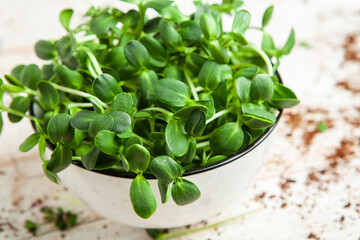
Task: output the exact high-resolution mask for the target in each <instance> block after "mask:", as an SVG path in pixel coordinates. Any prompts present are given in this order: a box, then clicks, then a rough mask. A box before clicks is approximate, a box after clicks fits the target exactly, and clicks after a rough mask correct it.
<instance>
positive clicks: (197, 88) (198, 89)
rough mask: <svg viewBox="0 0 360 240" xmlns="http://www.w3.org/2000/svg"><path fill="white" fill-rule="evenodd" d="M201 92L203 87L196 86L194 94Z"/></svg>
mask: <svg viewBox="0 0 360 240" xmlns="http://www.w3.org/2000/svg"><path fill="white" fill-rule="evenodd" d="M202 90H204V88H203V87H200V86H198V87H196V88H195V91H196V92H201V91H202Z"/></svg>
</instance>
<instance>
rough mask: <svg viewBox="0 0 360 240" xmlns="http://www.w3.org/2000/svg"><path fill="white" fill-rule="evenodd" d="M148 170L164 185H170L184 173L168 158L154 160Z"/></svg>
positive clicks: (162, 157) (161, 157)
mask: <svg viewBox="0 0 360 240" xmlns="http://www.w3.org/2000/svg"><path fill="white" fill-rule="evenodd" d="M150 169H151V172H152V173H153V174H154V175H155V177H156V178H157V179H158V180H159V181H161V182H163V183H165V184H170V183H171V182H172V181H174V180H175V179H176V178H178V177H181V176H182V174H183V173H184V169H183V168H182V167H181V166H180V165H179V164H178V163H177V162H175V160H173V159H172V158H171V157H169V156H159V157H156V158H154V159H153V160H152V161H151V165H150Z"/></svg>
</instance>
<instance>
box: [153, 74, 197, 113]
mask: <svg viewBox="0 0 360 240" xmlns="http://www.w3.org/2000/svg"><path fill="white" fill-rule="evenodd" d="M154 91H155V96H156V98H157V99H158V100H159V101H160V102H162V103H165V104H168V105H170V106H173V107H182V106H184V105H186V104H187V103H188V102H189V101H190V89H189V87H188V86H187V85H186V84H185V83H183V82H181V81H179V80H176V79H172V78H163V79H161V80H159V81H157V82H156V84H155V86H154Z"/></svg>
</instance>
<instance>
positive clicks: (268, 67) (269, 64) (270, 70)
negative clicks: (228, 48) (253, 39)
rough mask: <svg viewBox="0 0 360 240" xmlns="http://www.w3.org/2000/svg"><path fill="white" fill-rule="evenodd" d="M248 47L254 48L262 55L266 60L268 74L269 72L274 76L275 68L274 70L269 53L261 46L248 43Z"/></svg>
mask: <svg viewBox="0 0 360 240" xmlns="http://www.w3.org/2000/svg"><path fill="white" fill-rule="evenodd" d="M246 47H248V48H250V49H252V50H254V51H255V52H257V53H258V54H259V55H260V57H261V58H262V59H263V60H264V62H265V65H266V68H267V69H266V71H267V72H268V74H269V75H270V76H273V75H274V70H273V67H272V64H271V61H270V59H269V57H268V55H267V54H266V53H265V52H264V51H263V50H262V49H261V48H259V47H257V46H254V45H247V46H246Z"/></svg>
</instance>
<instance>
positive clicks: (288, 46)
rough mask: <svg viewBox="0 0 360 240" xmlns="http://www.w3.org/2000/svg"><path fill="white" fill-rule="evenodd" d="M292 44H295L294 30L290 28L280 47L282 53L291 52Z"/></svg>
mask: <svg viewBox="0 0 360 240" xmlns="http://www.w3.org/2000/svg"><path fill="white" fill-rule="evenodd" d="M294 45H295V32H294V29H291V32H290V34H289V37H288V39H287V41H286V43H285V45H284V47H283V49H282V54H283V55H288V54H289V53H290V52H291V50H292V49H293V47H294Z"/></svg>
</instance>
